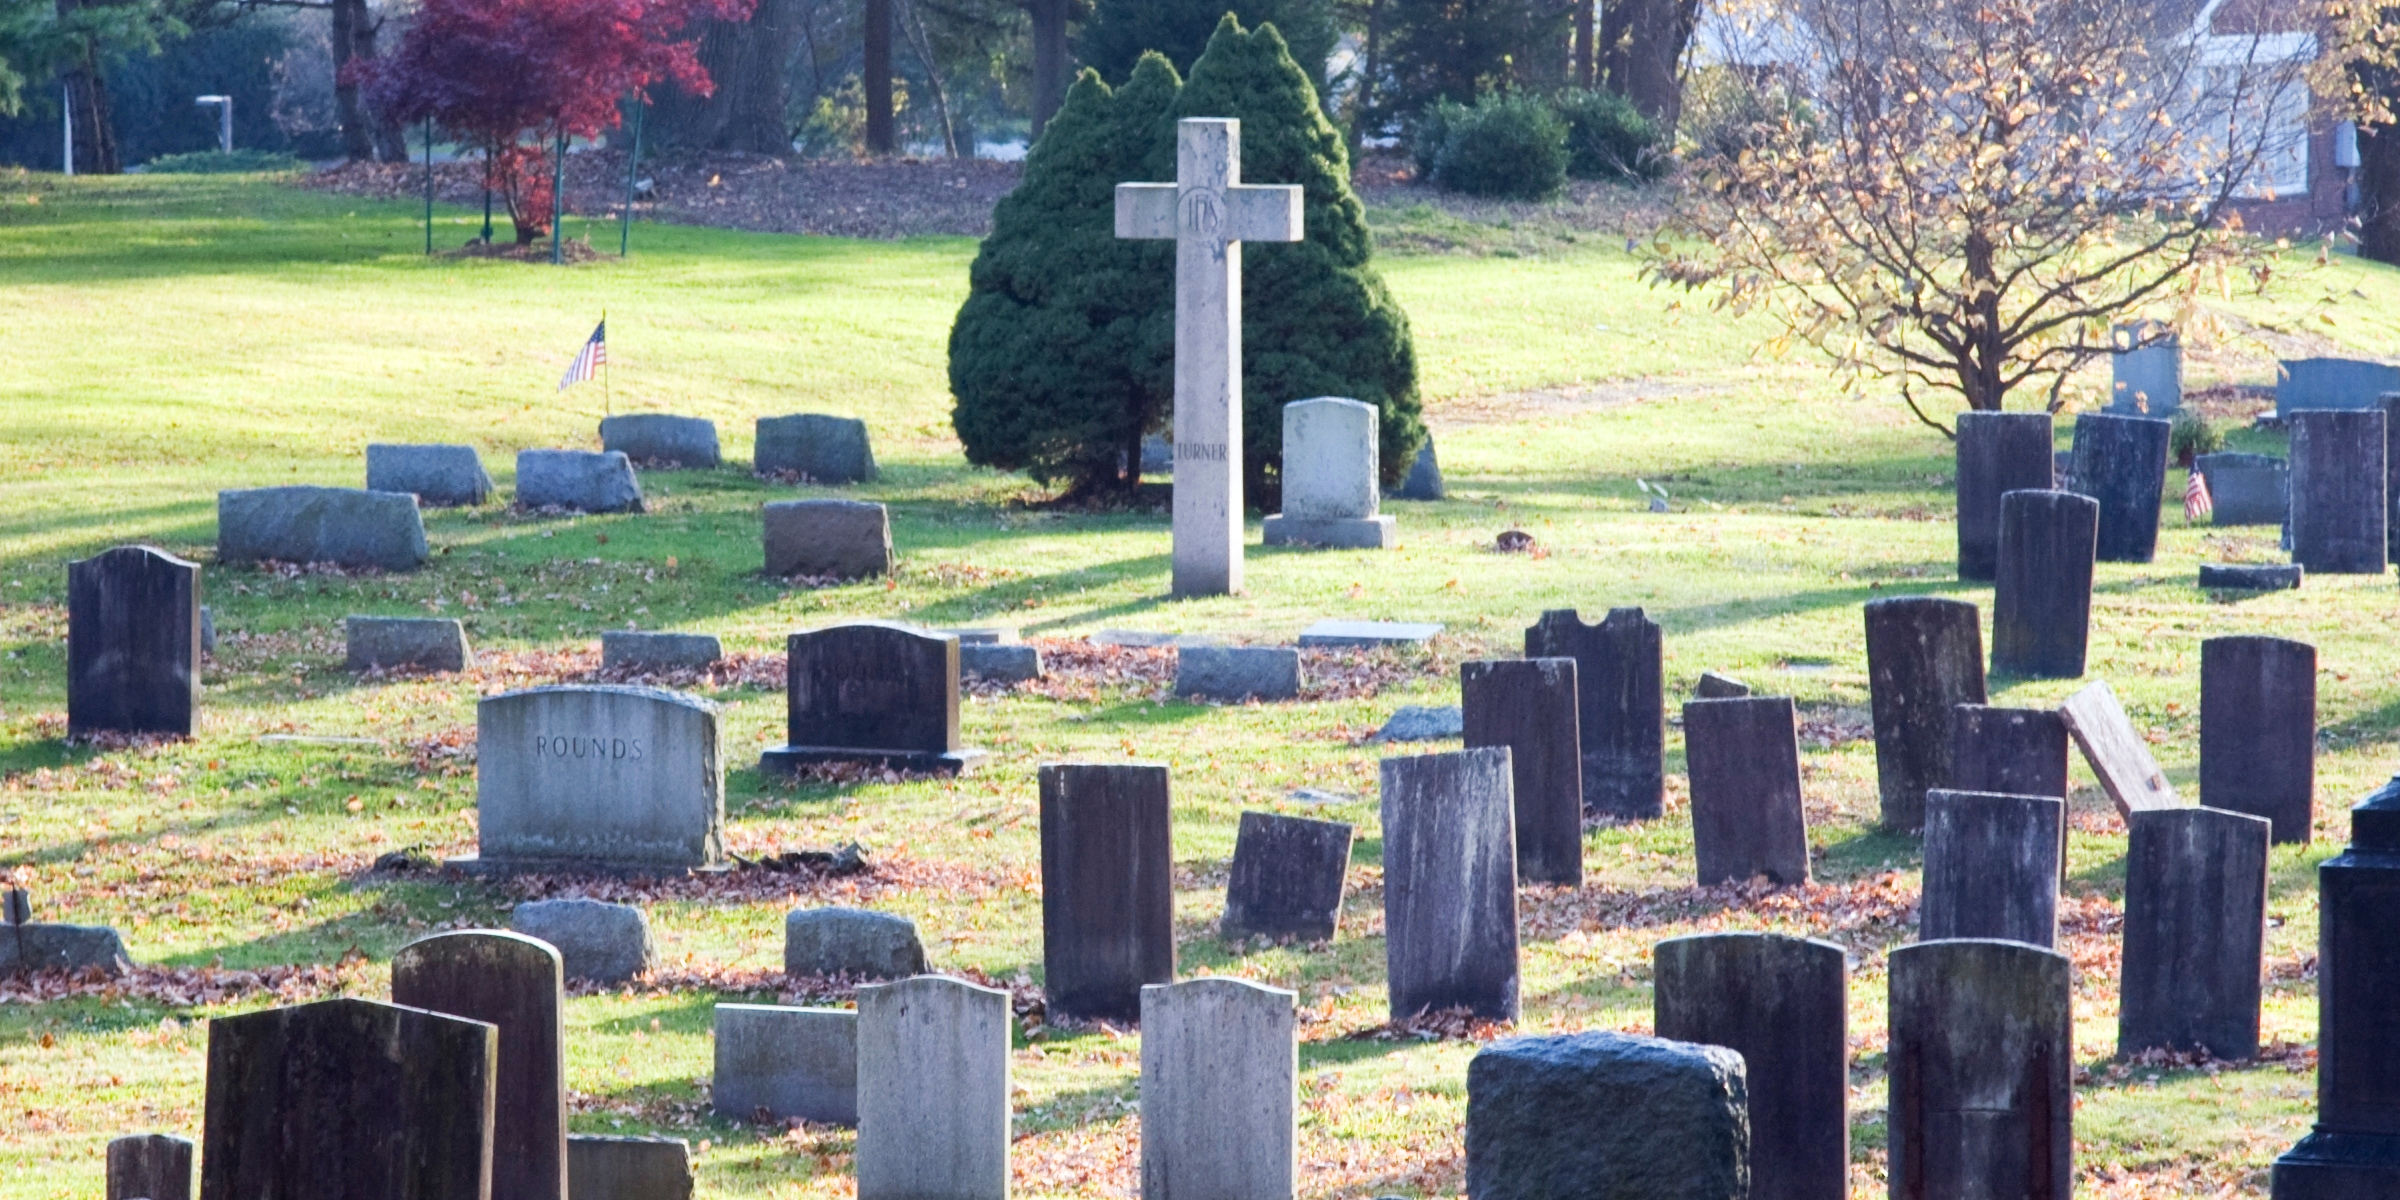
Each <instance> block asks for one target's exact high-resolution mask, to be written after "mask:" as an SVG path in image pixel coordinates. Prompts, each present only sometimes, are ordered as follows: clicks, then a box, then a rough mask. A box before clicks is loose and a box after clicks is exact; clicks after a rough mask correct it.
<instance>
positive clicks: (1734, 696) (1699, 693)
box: [1692, 671, 1750, 700]
mask: <svg viewBox="0 0 2400 1200" xmlns="http://www.w3.org/2000/svg"><path fill="white" fill-rule="evenodd" d="M1749 694H1750V685H1749V684H1747V683H1744V682H1742V681H1741V680H1739V679H1735V678H1734V677H1733V676H1731V675H1724V674H1719V673H1718V672H1715V671H1702V672H1700V680H1699V682H1697V683H1695V684H1693V685H1692V698H1693V699H1695V700H1738V699H1740V698H1742V697H1743V696H1747V695H1749Z"/></svg>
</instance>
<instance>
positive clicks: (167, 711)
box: [67, 546, 200, 736]
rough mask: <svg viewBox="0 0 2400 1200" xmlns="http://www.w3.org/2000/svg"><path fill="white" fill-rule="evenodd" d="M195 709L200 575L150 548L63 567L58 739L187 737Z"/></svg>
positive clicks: (110, 553)
mask: <svg viewBox="0 0 2400 1200" xmlns="http://www.w3.org/2000/svg"><path fill="white" fill-rule="evenodd" d="M199 700H200V567H199V564H197V563H191V562H186V561H184V560H183V559H180V558H177V557H175V556H174V555H172V554H169V553H167V552H166V551H164V550H160V549H158V548H156V547H153V546H119V547H117V548H116V549H114V550H105V551H102V552H101V553H99V554H95V555H93V556H91V557H90V558H86V559H81V560H79V561H76V562H71V563H68V564H67V731H68V732H69V733H75V734H82V733H89V732H93V731H97V730H103V729H105V730H114V731H118V732H124V733H172V734H180V735H184V736H189V735H190V734H191V732H192V726H193V714H194V712H195V710H197V709H198V707H199Z"/></svg>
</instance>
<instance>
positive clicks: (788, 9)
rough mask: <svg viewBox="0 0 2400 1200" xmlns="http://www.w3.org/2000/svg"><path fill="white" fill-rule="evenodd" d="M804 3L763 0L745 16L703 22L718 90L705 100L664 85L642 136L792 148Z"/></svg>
mask: <svg viewBox="0 0 2400 1200" xmlns="http://www.w3.org/2000/svg"><path fill="white" fill-rule="evenodd" d="M798 7H799V5H798V4H797V3H796V0H759V4H758V7H757V8H755V9H754V10H752V12H751V14H750V19H749V20H747V21H715V20H712V21H708V22H705V23H704V25H703V26H702V29H701V33H700V65H701V66H703V67H706V68H708V77H709V79H710V81H711V82H713V83H715V84H716V91H715V92H713V93H711V94H710V95H709V96H707V97H706V98H702V97H699V96H693V95H690V94H688V93H686V92H684V91H683V90H682V89H680V88H676V87H672V86H669V87H666V88H661V89H660V90H659V91H658V93H657V94H656V95H655V96H654V97H653V100H654V102H655V103H654V106H653V108H652V109H651V112H650V116H649V118H648V126H647V132H646V133H645V134H644V138H643V140H645V141H648V142H650V143H652V144H654V145H660V146H683V147H688V148H692V149H699V150H740V151H744V152H747V153H751V154H789V153H791V149H792V129H791V119H790V116H789V115H788V110H789V108H790V105H791V93H790V85H789V77H788V76H787V75H786V73H785V68H786V67H787V66H789V65H790V63H791V61H792V54H793V52H794V51H795V50H797V49H798V48H799V44H800V26H801V18H800V15H799V13H797V12H796V11H795V9H797V8H798Z"/></svg>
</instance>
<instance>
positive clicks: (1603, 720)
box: [1525, 608, 1667, 820]
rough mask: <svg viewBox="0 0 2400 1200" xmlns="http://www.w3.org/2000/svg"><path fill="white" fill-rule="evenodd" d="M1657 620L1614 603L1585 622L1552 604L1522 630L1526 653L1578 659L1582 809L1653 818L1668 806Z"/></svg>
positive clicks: (1660, 640) (1663, 687) (1663, 672)
mask: <svg viewBox="0 0 2400 1200" xmlns="http://www.w3.org/2000/svg"><path fill="white" fill-rule="evenodd" d="M1664 650H1665V646H1664V641H1663V637H1662V634H1661V632H1660V630H1659V627H1658V623H1657V622H1655V621H1652V620H1650V619H1649V618H1648V617H1646V616H1643V615H1642V610H1641V609H1638V608H1612V609H1610V610H1609V611H1608V616H1607V617H1606V618H1604V619H1603V620H1602V621H1601V622H1600V623H1599V624H1597V625H1586V624H1584V623H1583V621H1582V619H1581V618H1579V617H1577V616H1576V614H1575V610H1574V609H1571V608H1565V609H1552V610H1550V611H1547V612H1544V613H1543V614H1542V617H1541V620H1539V621H1537V622H1535V623H1534V625H1533V626H1532V627H1531V628H1529V629H1527V630H1526V631H1525V657H1527V658H1571V659H1574V660H1575V694H1576V697H1577V705H1576V707H1577V717H1578V720H1577V736H1578V737H1579V738H1580V739H1581V740H1582V742H1583V807H1584V811H1586V812H1590V813H1596V814H1599V815H1602V816H1610V817H1624V818H1630V819H1634V820H1649V819H1651V818H1654V817H1657V816H1658V815H1659V814H1660V813H1662V812H1664V811H1666V802H1667V763H1666V736H1667V734H1666V724H1667V710H1666V691H1667V685H1666V663H1665V657H1664Z"/></svg>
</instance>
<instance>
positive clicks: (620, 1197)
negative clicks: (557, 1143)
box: [494, 1133, 692, 1200]
mask: <svg viewBox="0 0 2400 1200" xmlns="http://www.w3.org/2000/svg"><path fill="white" fill-rule="evenodd" d="M494 1200H499V1198H497V1197H495V1198H494ZM567 1200H692V1148H691V1146H690V1145H689V1144H688V1143H686V1142H685V1141H684V1140H683V1139H682V1138H668V1137H603V1136H599V1135H596V1134H583V1133H576V1134H569V1135H568V1136H567Z"/></svg>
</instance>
